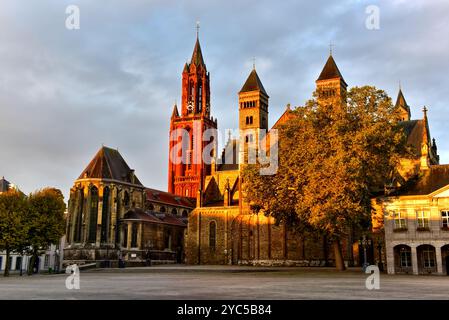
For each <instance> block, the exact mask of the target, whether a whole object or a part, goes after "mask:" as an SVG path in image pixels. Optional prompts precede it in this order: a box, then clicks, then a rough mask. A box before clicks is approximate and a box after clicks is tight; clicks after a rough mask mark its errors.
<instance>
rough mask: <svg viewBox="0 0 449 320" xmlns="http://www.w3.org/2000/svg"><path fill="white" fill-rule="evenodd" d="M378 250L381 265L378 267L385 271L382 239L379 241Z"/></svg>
mask: <svg viewBox="0 0 449 320" xmlns="http://www.w3.org/2000/svg"><path fill="white" fill-rule="evenodd" d="M377 250H379V251H378V254H379V265H378V267H379V270H380V271H383V270H384V264H383V263H382V241H381V240H380V239H379V240H378V242H377Z"/></svg>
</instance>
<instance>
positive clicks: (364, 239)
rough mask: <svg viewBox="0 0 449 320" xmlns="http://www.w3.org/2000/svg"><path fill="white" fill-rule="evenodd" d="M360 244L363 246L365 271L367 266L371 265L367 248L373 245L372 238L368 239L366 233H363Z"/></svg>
mask: <svg viewBox="0 0 449 320" xmlns="http://www.w3.org/2000/svg"><path fill="white" fill-rule="evenodd" d="M359 245H361V246H362V247H363V272H365V270H366V268H367V267H368V265H369V264H368V261H367V256H366V248H367V247H368V246H370V245H371V240H370V239H366V235H363V238H362V240H359Z"/></svg>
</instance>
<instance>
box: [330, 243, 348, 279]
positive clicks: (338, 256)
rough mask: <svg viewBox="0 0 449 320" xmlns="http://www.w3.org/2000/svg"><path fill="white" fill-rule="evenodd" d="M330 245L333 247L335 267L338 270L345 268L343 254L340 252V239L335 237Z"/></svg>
mask: <svg viewBox="0 0 449 320" xmlns="http://www.w3.org/2000/svg"><path fill="white" fill-rule="evenodd" d="M332 246H333V247H334V257H335V267H336V268H337V270H338V271H344V270H346V267H345V262H344V261H343V255H342V253H341V246H340V240H339V239H335V240H334V242H333V244H332Z"/></svg>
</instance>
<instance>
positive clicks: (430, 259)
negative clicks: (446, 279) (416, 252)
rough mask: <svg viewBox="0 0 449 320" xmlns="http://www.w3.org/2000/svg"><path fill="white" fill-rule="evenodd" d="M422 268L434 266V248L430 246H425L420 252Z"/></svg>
mask: <svg viewBox="0 0 449 320" xmlns="http://www.w3.org/2000/svg"><path fill="white" fill-rule="evenodd" d="M422 254H423V263H424V268H433V267H435V250H433V249H431V248H425V249H424V250H423V252H422Z"/></svg>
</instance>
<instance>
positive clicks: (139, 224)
mask: <svg viewBox="0 0 449 320" xmlns="http://www.w3.org/2000/svg"><path fill="white" fill-rule="evenodd" d="M192 207H193V204H192V203H191V202H190V201H189V200H188V199H185V198H183V197H178V196H175V195H173V194H170V193H167V192H163V191H159V190H155V189H148V188H145V187H144V186H143V185H142V183H141V182H140V181H139V179H138V178H137V177H136V175H135V173H134V170H132V169H130V168H129V166H128V165H127V164H126V162H125V161H124V159H123V158H122V156H121V155H120V154H119V152H118V151H117V150H113V149H110V148H106V147H102V148H101V149H100V151H99V152H98V153H97V154H96V156H95V157H94V159H93V160H92V161H91V162H90V163H89V165H88V166H87V168H86V169H85V170H84V171H83V173H82V174H81V175H80V177H79V178H78V179H77V180H76V181H75V183H74V186H73V188H72V189H71V191H70V199H69V206H68V218H67V232H66V234H67V244H66V246H65V249H64V263H65V264H69V263H75V262H76V263H78V264H85V263H97V264H98V263H99V264H108V265H110V264H111V263H112V264H114V265H115V264H118V261H119V260H120V259H121V260H124V261H127V262H128V263H129V264H139V263H140V264H142V263H147V262H148V260H158V261H165V262H176V261H181V260H182V259H183V258H182V257H183V254H184V253H183V250H182V248H183V235H184V232H185V229H186V222H187V218H188V215H189V214H190V212H191V210H192Z"/></svg>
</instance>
